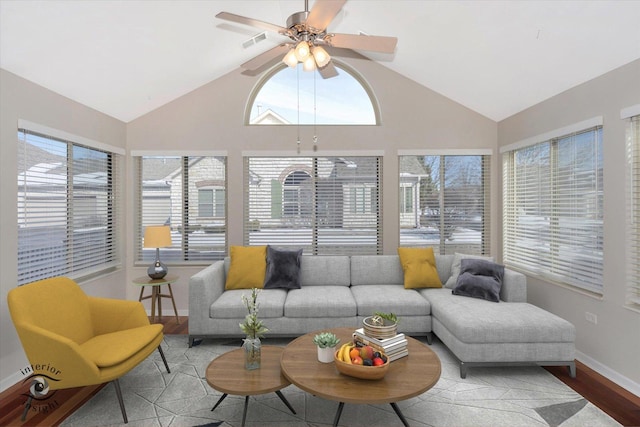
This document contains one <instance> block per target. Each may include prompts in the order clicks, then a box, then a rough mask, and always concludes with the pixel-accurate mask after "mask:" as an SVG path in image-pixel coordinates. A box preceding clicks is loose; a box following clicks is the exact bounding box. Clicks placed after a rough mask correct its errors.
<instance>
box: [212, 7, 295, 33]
mask: <svg viewBox="0 0 640 427" xmlns="http://www.w3.org/2000/svg"><path fill="white" fill-rule="evenodd" d="M216 18H219V19H224V20H226V21H232V22H237V23H238V24H244V25H250V26H252V27H257V28H262V29H263V30H269V31H273V32H276V33H280V34H287V33H288V32H289V30H288V29H287V28H284V27H281V26H280V25H276V24H270V23H269V22H264V21H260V20H258V19H253V18H247V17H246V16H241V15H236V14H234V13H229V12H220V13H218V14H217V15H216Z"/></svg>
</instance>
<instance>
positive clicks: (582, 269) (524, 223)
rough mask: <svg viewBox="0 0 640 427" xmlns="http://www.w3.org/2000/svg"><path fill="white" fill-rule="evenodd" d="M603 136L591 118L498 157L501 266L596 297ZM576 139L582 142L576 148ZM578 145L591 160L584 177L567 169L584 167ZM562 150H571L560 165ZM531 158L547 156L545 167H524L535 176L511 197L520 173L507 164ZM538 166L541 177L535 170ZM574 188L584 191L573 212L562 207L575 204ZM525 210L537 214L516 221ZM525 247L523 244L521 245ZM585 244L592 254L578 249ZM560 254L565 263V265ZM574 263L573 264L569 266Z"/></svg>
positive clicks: (600, 287) (600, 280)
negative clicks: (528, 154)
mask: <svg viewBox="0 0 640 427" xmlns="http://www.w3.org/2000/svg"><path fill="white" fill-rule="evenodd" d="M603 134H604V131H603V126H602V117H595V118H593V119H589V120H585V121H583V122H579V123H576V124H573V125H570V126H567V127H564V128H561V129H557V130H554V131H551V132H547V133H545V134H542V135H539V136H536V137H532V138H528V139H526V140H523V141H520V142H517V143H514V144H510V145H508V146H505V147H503V148H502V149H501V150H500V151H501V153H502V155H503V159H502V160H503V162H502V163H503V171H502V172H503V189H502V191H503V201H502V203H503V225H502V227H503V261H504V263H505V265H506V266H508V267H510V268H513V269H516V270H519V271H522V272H525V273H526V274H529V275H531V276H535V277H539V278H541V279H543V280H546V281H548V282H550V283H554V284H558V285H561V286H566V287H567V288H569V289H575V290H578V291H581V292H585V293H587V294H589V295H594V296H602V295H603V294H604V274H603V273H604V203H603V199H604V197H605V195H604V162H603V158H604V153H603V151H604V150H603V145H604V144H603ZM581 138H586V140H585V141H581V140H580V139H581ZM589 138H591V140H589ZM583 142H584V143H585V144H587V145H585V147H587V148H588V149H590V150H591V154H592V157H589V158H588V159H587V160H588V161H589V162H591V165H590V166H589V167H588V168H586V169H585V168H584V167H583V168H578V167H575V166H576V165H580V164H583V163H582V162H584V156H580V154H579V151H580V148H581V147H582V145H580V144H582V143H583ZM589 144H590V145H589ZM565 149H567V150H568V149H573V152H572V153H569V154H570V155H569V157H570V162H568V163H567V160H566V152H565V151H564V150H565ZM531 150H546V151H547V152H548V154H544V151H543V152H541V153H542V154H544V155H545V157H546V158H547V159H548V161H547V163H542V164H541V163H539V162H538V161H536V163H535V164H534V163H531V165H533V166H534V168H536V169H533V170H532V171H531V172H533V175H532V178H530V179H528V180H527V181H526V183H530V184H529V185H527V187H522V189H520V190H519V189H518V188H517V186H518V184H517V181H516V174H518V173H525V172H524V170H523V169H522V168H520V169H517V166H516V164H515V162H516V157H515V156H516V155H518V154H521V155H526V152H527V151H530V152H531V153H532V154H535V153H534V152H533V151H531ZM561 150H563V151H561ZM594 150H595V151H594ZM585 151H588V150H585V149H584V148H583V151H582V153H583V152H585ZM594 154H595V155H594ZM523 159H524V157H523ZM579 162H581V163H579ZM545 164H546V165H547V166H546V169H548V171H547V172H545V171H544V170H541V169H540V168H541V167H544V165H545ZM541 165H542V166H541ZM563 165H564V166H563ZM536 171H537V172H536ZM541 174H542V175H541ZM543 179H546V180H547V181H548V183H547V184H548V185H546V184H544V182H547V181H542V180H543ZM536 185H537V187H539V190H538V192H536V190H535V188H536ZM575 186H582V187H583V188H585V190H584V191H585V193H583V194H582V195H581V197H580V204H579V205H576V204H575V203H572V204H569V203H570V202H571V200H573V201H575V199H576V198H575V194H576V192H575ZM586 187H588V189H587V188H586ZM563 194H564V195H565V196H563ZM587 196H588V197H587ZM532 197H537V198H538V201H537V202H535V203H534V202H533V199H532ZM517 200H519V201H518V202H516V201H517ZM526 204H528V206H530V207H533V206H534V205H535V206H537V208H536V209H537V211H536V212H533V213H532V214H531V215H524V214H522V213H519V212H521V211H522V209H525V207H526V206H527V205H526ZM594 215H595V216H594ZM527 217H530V218H527ZM536 218H538V219H537V220H536ZM545 221H546V222H545ZM563 223H564V224H563ZM518 224H520V225H518ZM545 224H548V225H545ZM568 224H569V225H571V227H569V226H568ZM594 227H595V230H596V231H597V233H596V237H597V236H599V238H598V239H595V240H594V239H593V229H594ZM536 230H537V231H536ZM570 233H571V234H570ZM572 236H573V237H572ZM525 239H528V240H529V241H528V242H526V243H523V242H524V240H525ZM587 239H588V240H589V246H593V247H591V248H590V247H588V246H587V245H581V244H580V243H579V241H580V240H587ZM576 242H578V243H576ZM518 248H519V249H518ZM567 254H569V255H572V256H573V258H570V259H569V258H567ZM576 259H578V260H580V261H579V262H576V261H575V260H576ZM596 261H599V262H596ZM534 264H535V265H534Z"/></svg>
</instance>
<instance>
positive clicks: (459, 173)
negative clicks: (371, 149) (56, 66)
mask: <svg viewBox="0 0 640 427" xmlns="http://www.w3.org/2000/svg"><path fill="white" fill-rule="evenodd" d="M399 162H400V163H399V165H400V166H399V171H400V179H399V181H400V245H401V246H431V247H433V248H434V251H436V253H440V254H452V253H455V252H459V253H466V254H477V255H488V254H489V252H490V230H491V228H490V224H491V215H490V208H489V207H490V200H491V197H490V187H491V186H490V178H491V167H490V165H491V156H489V155H401V156H399ZM414 206H415V208H413V207H414ZM408 207H412V208H411V209H408Z"/></svg>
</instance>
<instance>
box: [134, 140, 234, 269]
mask: <svg viewBox="0 0 640 427" xmlns="http://www.w3.org/2000/svg"><path fill="white" fill-rule="evenodd" d="M131 157H132V159H133V163H134V170H135V173H134V176H135V206H136V208H135V218H134V224H135V232H134V236H133V239H134V253H135V255H134V265H135V266H144V265H148V264H149V263H150V262H151V261H152V260H153V259H154V258H155V250H150V249H144V248H143V240H144V239H143V237H144V227H145V225H162V224H160V221H151V222H149V223H148V224H144V222H148V221H146V220H144V219H143V217H144V206H143V203H144V194H143V178H142V176H143V173H144V170H143V168H144V165H143V161H144V159H145V158H146V159H149V160H150V159H156V160H162V159H173V160H174V161H175V163H176V165H177V167H176V168H175V170H174V172H172V173H171V174H172V175H174V176H175V180H176V183H172V184H167V185H169V195H168V197H169V207H168V209H169V212H170V214H169V218H170V224H169V225H170V226H171V233H172V240H173V244H172V246H171V247H170V248H165V249H161V252H162V253H161V258H162V261H163V262H164V263H165V264H167V265H208V264H210V263H211V262H212V261H217V260H221V259H224V257H225V256H226V255H227V252H228V227H227V224H228V196H227V194H228V191H227V188H228V187H227V186H228V179H227V176H228V167H227V152H226V151H215V152H209V151H206V152H173V151H172V152H155V151H144V150H140V151H132V152H131ZM201 161H205V162H206V161H212V162H217V163H219V165H218V166H219V167H221V168H223V169H224V170H223V173H222V176H214V177H208V176H205V177H201V179H200V180H197V179H198V176H197V173H196V172H195V170H196V169H195V168H196V167H197V164H198V163H199V162H201ZM171 188H175V190H176V192H175V194H173V193H172V191H173V190H172V189H171ZM201 190H211V191H212V194H213V195H214V199H213V209H214V211H213V214H214V216H204V217H203V216H200V214H199V210H198V208H199V205H200V203H199V196H200V194H201V193H200V191H201ZM217 191H220V192H223V193H224V215H223V216H222V217H220V216H218V215H216V214H217V208H216V204H217V200H216V196H215V194H216V192H217ZM149 194H150V193H149ZM165 198H166V196H165ZM174 200H175V202H174ZM191 206H194V210H195V212H194V211H191V210H190V209H189V208H190V207H191ZM152 211H153V212H152ZM151 213H155V216H157V212H156V211H155V210H154V209H150V211H149V214H151ZM174 213H176V215H175V216H176V217H177V218H178V219H177V220H176V221H174V220H173V218H174ZM162 218H164V216H163V217H162ZM207 221H208V222H209V224H207V223H206V222H207ZM185 229H186V230H188V231H187V232H186V233H184V232H183V231H184V230H185ZM220 240H221V243H220V242H219V241H220ZM207 241H210V242H209V243H207ZM207 244H208V245H209V246H207Z"/></svg>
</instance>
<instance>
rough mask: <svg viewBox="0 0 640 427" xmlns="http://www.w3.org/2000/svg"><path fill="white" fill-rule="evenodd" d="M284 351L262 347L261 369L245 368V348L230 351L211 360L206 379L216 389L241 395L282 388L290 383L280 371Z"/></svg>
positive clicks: (277, 348)
mask: <svg viewBox="0 0 640 427" xmlns="http://www.w3.org/2000/svg"><path fill="white" fill-rule="evenodd" d="M282 351H283V348H282V347H276V346H271V345H264V346H262V348H261V352H260V368H258V369H253V370H247V369H245V367H244V349H242V348H238V349H237V350H232V351H229V352H227V353H225V354H223V355H221V356H218V357H216V358H215V359H213V360H212V361H211V363H209V366H207V370H206V373H205V378H206V379H207V383H208V384H209V385H210V386H211V387H213V388H214V389H216V390H218V391H220V392H222V393H228V394H233V395H237V396H253V395H256V394H264V393H270V392H273V391H278V390H280V389H282V388H284V387H286V386H288V385H289V384H290V383H289V381H288V380H287V379H286V378H285V377H284V376H283V375H282V374H281V372H280V357H281V356H282Z"/></svg>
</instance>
